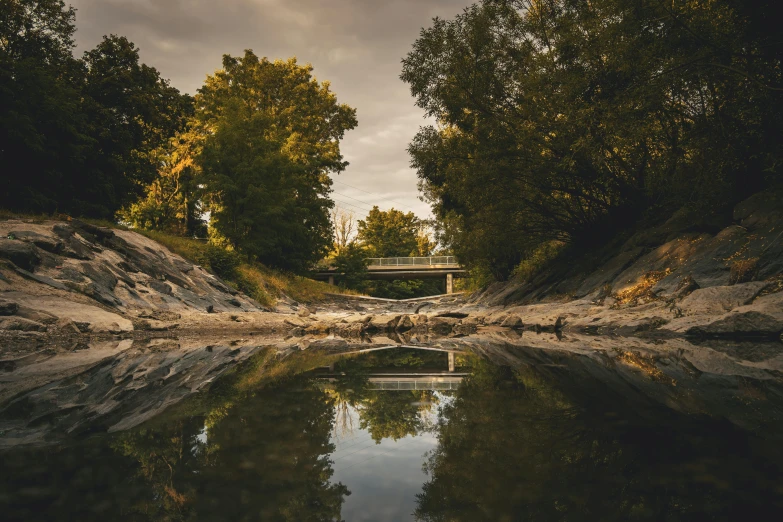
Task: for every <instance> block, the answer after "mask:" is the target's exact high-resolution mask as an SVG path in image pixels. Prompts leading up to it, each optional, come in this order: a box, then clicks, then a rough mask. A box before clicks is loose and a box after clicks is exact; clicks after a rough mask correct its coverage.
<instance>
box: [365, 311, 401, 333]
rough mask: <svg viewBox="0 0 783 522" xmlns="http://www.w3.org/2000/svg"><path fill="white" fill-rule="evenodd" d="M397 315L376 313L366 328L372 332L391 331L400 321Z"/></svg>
mask: <svg viewBox="0 0 783 522" xmlns="http://www.w3.org/2000/svg"><path fill="white" fill-rule="evenodd" d="M400 317H401V316H399V315H391V316H390V315H376V316H373V318H372V319H371V320H370V321H369V324H368V325H367V329H368V330H370V331H373V332H386V331H393V330H394V329H395V328H397V323H398V322H399V321H400Z"/></svg>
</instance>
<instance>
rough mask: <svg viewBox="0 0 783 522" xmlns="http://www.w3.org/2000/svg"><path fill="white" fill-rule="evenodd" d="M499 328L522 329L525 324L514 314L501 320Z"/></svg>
mask: <svg viewBox="0 0 783 522" xmlns="http://www.w3.org/2000/svg"><path fill="white" fill-rule="evenodd" d="M500 326H501V327H503V328H523V327H524V326H525V324H524V322H522V318H521V317H519V316H518V315H516V314H511V315H509V316H508V317H506V318H505V319H503V322H502V323H500Z"/></svg>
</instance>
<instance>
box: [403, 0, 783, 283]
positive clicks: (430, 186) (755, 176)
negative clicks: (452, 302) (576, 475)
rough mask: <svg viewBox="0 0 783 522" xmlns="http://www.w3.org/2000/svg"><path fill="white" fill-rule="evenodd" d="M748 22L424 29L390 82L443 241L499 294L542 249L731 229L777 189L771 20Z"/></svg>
mask: <svg viewBox="0 0 783 522" xmlns="http://www.w3.org/2000/svg"><path fill="white" fill-rule="evenodd" d="M741 4H742V3H740V2H733V1H730V0H716V1H713V2H692V1H686V0H683V1H677V2H669V3H666V2H650V1H647V0H634V1H631V2H628V1H624V0H623V1H621V0H598V1H591V2H587V1H584V0H484V1H482V2H480V3H477V4H475V5H473V6H471V7H469V8H467V9H466V10H465V11H464V12H463V13H462V14H460V15H459V16H457V17H456V18H455V19H453V20H443V19H435V20H434V21H433V24H432V26H431V27H429V28H427V29H425V30H423V31H422V33H421V36H420V37H419V39H418V40H417V41H416V42H415V44H414V46H413V50H412V51H411V52H410V53H409V54H408V56H407V57H406V58H405V59H404V60H403V71H402V76H401V77H402V79H403V80H404V81H405V82H407V83H408V84H409V85H410V88H411V92H412V94H413V95H414V96H415V97H416V100H417V104H418V105H419V106H420V107H422V108H423V109H425V111H426V112H427V114H428V115H430V116H433V117H435V118H437V121H438V123H437V125H435V126H429V127H425V128H423V129H421V131H420V132H419V133H418V134H417V136H416V137H415V139H414V140H413V142H412V143H411V144H410V147H409V151H410V154H411V158H412V165H413V167H414V168H415V169H416V170H417V172H418V175H419V179H420V182H421V188H422V190H423V192H424V194H425V195H426V196H427V197H428V198H429V200H430V201H431V202H432V203H433V205H434V212H435V214H436V216H437V217H438V218H439V220H440V223H441V224H442V227H443V232H442V236H443V237H442V239H443V240H444V241H445V242H446V243H447V245H448V246H451V247H452V248H453V250H454V252H455V254H456V255H458V256H459V258H460V260H461V261H462V262H463V263H467V264H469V265H472V266H476V265H483V266H488V267H489V268H490V269H491V270H492V271H493V272H494V273H495V274H496V276H498V277H505V276H506V275H508V273H509V272H510V270H511V269H512V268H513V266H514V265H516V264H517V263H518V262H519V261H520V260H521V259H523V258H524V257H525V256H526V255H527V254H528V253H529V252H531V251H532V250H533V249H535V248H536V246H538V245H539V244H541V243H542V242H544V241H548V240H553V239H557V240H562V241H566V242H571V243H580V242H581V243H586V244H590V243H595V242H596V241H600V240H601V239H602V238H605V237H607V236H610V235H612V234H613V233H615V232H616V231H617V230H618V229H620V228H622V227H624V226H628V225H629V224H633V223H635V222H638V221H639V220H640V219H644V218H645V217H649V216H651V215H658V216H661V215H666V214H670V212H671V211H672V210H676V209H677V208H679V207H680V206H682V205H689V206H690V208H691V210H692V212H693V213H694V214H703V213H714V212H726V210H727V209H728V208H729V207H730V204H731V203H733V202H735V201H737V200H738V198H741V197H743V196H746V195H748V194H750V193H752V192H753V191H755V190H759V189H760V188H763V187H764V186H766V185H767V184H768V183H770V182H771V181H773V180H775V179H779V178H780V164H781V157H782V154H783V150H782V149H781V144H782V143H783V140H781V130H783V129H782V127H781V125H783V124H782V123H781V122H783V120H782V119H781V114H780V110H781V107H782V106H783V105H781V103H780V101H781V93H782V92H783V81H782V80H783V77H781V67H780V63H781V61H780V60H781V56H783V54H781V48H783V47H782V46H781V39H780V37H779V34H778V35H776V34H775V30H774V29H773V28H771V26H770V25H769V24H768V23H765V22H764V21H763V19H764V16H765V14H764V13H766V16H769V14H770V13H771V11H769V9H768V8H769V5H768V4H767V3H763V2H762V3H760V4H759V6H758V7H759V9H751V8H748V7H745V6H743V5H741ZM765 9H767V11H765Z"/></svg>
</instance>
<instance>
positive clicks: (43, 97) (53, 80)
mask: <svg viewBox="0 0 783 522" xmlns="http://www.w3.org/2000/svg"><path fill="white" fill-rule="evenodd" d="M0 13H1V14H0V168H1V169H2V178H3V183H2V186H1V187H2V188H0V206H2V207H4V208H9V209H13V210H19V211H26V212H35V213H54V212H63V213H69V214H75V215H82V216H89V217H95V218H109V219H111V218H113V216H114V213H115V212H116V211H117V210H118V209H120V208H121V207H122V206H123V205H126V204H128V203H131V202H133V201H134V200H135V199H136V198H138V197H139V196H140V195H142V194H143V192H144V186H145V185H146V184H148V183H150V182H152V180H153V179H154V178H155V176H156V174H157V160H156V149H157V148H158V147H159V146H160V145H161V144H163V143H165V142H166V141H167V140H168V139H169V137H171V136H173V135H174V134H175V133H176V132H177V131H178V130H180V129H182V128H183V125H184V123H185V120H186V118H187V117H188V115H189V114H190V113H191V112H192V108H191V99H190V97H189V96H187V95H183V94H180V92H179V91H178V90H177V89H175V88H173V87H171V86H170V85H169V83H168V81H167V80H165V79H163V78H161V77H160V74H159V73H158V71H157V70H155V69H154V68H152V67H149V66H147V65H144V64H142V63H140V62H139V53H138V49H137V48H136V47H135V46H134V45H133V43H131V42H129V41H128V40H127V39H126V38H124V37H121V36H116V35H110V36H105V37H104V38H103V41H102V42H101V43H100V44H98V46H97V47H96V48H95V49H93V50H91V51H87V52H85V53H84V56H83V57H81V58H75V57H74V56H73V49H74V43H73V39H72V36H73V33H74V31H75V26H74V17H75V11H74V9H73V8H72V7H68V8H66V6H65V4H64V2H62V1H60V0H37V1H31V0H2V1H0Z"/></svg>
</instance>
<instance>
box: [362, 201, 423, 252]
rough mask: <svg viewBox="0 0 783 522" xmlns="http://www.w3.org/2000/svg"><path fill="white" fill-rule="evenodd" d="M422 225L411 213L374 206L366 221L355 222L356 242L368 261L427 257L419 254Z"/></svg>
mask: <svg viewBox="0 0 783 522" xmlns="http://www.w3.org/2000/svg"><path fill="white" fill-rule="evenodd" d="M421 226H422V222H421V220H419V218H417V217H416V216H415V215H414V214H413V212H408V213H404V212H401V211H399V210H395V209H394V208H392V209H389V210H380V209H379V208H378V207H377V206H374V207H373V208H372V210H371V211H370V212H369V213H368V214H367V218H366V219H360V220H359V227H358V235H357V237H358V240H359V241H360V242H361V243H362V244H363V245H364V246H365V248H367V251H368V253H369V254H370V255H371V257H407V256H413V255H428V254H429V252H424V253H422V252H420V251H419V246H420V242H419V239H418V237H419V231H420V230H421Z"/></svg>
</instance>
